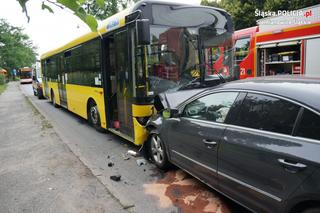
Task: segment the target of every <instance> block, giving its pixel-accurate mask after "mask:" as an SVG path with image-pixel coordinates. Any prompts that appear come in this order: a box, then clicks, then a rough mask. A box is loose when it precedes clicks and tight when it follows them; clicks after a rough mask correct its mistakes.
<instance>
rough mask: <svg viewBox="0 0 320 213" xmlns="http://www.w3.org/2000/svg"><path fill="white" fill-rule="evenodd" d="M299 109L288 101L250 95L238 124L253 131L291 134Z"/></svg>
mask: <svg viewBox="0 0 320 213" xmlns="http://www.w3.org/2000/svg"><path fill="white" fill-rule="evenodd" d="M299 109H300V107H299V106H297V105H295V104H293V103H291V102H289V101H286V100H281V99H279V98H275V97H270V96H266V95H260V94H250V93H248V95H247V96H246V98H245V100H244V102H243V104H242V106H241V110H240V114H239V116H238V118H237V121H236V124H237V125H239V126H244V127H249V128H253V129H259V130H266V131H271V132H277V133H283V134H291V133H292V129H293V126H294V124H295V121H296V118H297V115H298V112H299Z"/></svg>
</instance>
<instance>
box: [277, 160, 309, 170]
mask: <svg viewBox="0 0 320 213" xmlns="http://www.w3.org/2000/svg"><path fill="white" fill-rule="evenodd" d="M278 162H279V163H280V164H282V165H284V166H289V167H294V168H297V169H304V168H306V167H307V165H305V164H302V163H298V162H297V163H293V162H288V161H287V160H286V159H281V158H280V159H278Z"/></svg>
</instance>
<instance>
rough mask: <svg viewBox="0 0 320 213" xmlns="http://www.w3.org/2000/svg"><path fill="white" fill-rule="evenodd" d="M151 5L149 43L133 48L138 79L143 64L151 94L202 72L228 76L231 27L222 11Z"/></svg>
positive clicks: (230, 63) (229, 70)
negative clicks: (151, 16) (151, 21)
mask: <svg viewBox="0 0 320 213" xmlns="http://www.w3.org/2000/svg"><path fill="white" fill-rule="evenodd" d="M154 7H156V9H153V17H154V18H153V23H154V24H153V25H152V26H151V27H150V32H151V38H150V41H151V44H150V45H147V46H140V47H138V48H137V49H136V51H137V52H136V57H137V59H136V62H137V63H138V65H137V70H138V76H137V80H139V78H142V77H143V67H144V66H146V67H147V80H148V83H149V91H150V94H151V95H155V94H158V93H161V92H164V91H166V90H177V89H179V88H181V87H182V86H183V85H186V84H188V83H190V82H191V81H193V80H195V79H197V78H199V79H200V78H201V75H205V76H210V75H215V74H218V73H220V74H223V75H224V76H225V77H229V76H230V75H231V72H232V51H231V50H232V49H231V48H232V33H233V29H232V26H228V23H229V21H228V17H226V16H224V15H225V14H224V13H223V12H221V11H219V10H212V9H210V10H209V9H207V8H201V9H199V8H193V7H177V8H175V9H172V7H170V8H168V6H164V5H154ZM188 14H190V16H189V15H188ZM216 50H219V51H216ZM143 62H144V63H146V65H144V64H143ZM139 63H140V64H139Z"/></svg>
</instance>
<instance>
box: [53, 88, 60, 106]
mask: <svg viewBox="0 0 320 213" xmlns="http://www.w3.org/2000/svg"><path fill="white" fill-rule="evenodd" d="M51 102H52V105H53V106H54V107H56V108H58V107H59V105H58V104H57V102H56V97H55V95H54V92H53V91H52V90H51Z"/></svg>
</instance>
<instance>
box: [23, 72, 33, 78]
mask: <svg viewBox="0 0 320 213" xmlns="http://www.w3.org/2000/svg"><path fill="white" fill-rule="evenodd" d="M20 77H21V78H31V77H32V71H21V74H20Z"/></svg>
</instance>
